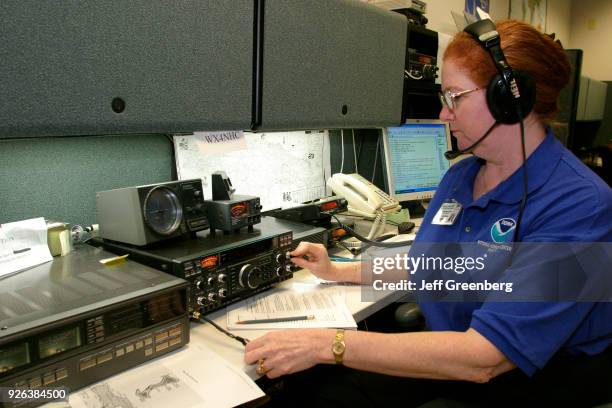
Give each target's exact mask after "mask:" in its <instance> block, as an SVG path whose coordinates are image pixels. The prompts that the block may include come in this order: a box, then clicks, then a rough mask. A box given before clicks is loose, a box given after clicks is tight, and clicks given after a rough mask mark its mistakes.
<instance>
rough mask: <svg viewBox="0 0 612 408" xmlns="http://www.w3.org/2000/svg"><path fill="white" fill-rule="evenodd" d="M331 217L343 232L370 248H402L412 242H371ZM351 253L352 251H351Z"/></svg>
mask: <svg viewBox="0 0 612 408" xmlns="http://www.w3.org/2000/svg"><path fill="white" fill-rule="evenodd" d="M332 217H334V218H335V219H336V221H337V222H338V224H340V226H341V227H342V228H344V229H345V230H347V231H348V232H349V233H350V234H351V235H352V236H354V237H355V238H357V239H358V240H359V241H361V242H367V243H368V244H370V245H371V246H375V247H381V248H399V247H404V246H406V245H410V244H412V240H410V241H402V242H377V241H373V240H371V239H368V238H366V237H364V236H363V235H361V234H359V233H357V232H356V231H355V230H354V229H352V228H351V227H349V226H347V225H344V224H343V223H342V222H341V221H340V220H339V219H338V217H336V216H335V215H332ZM351 252H352V251H351Z"/></svg>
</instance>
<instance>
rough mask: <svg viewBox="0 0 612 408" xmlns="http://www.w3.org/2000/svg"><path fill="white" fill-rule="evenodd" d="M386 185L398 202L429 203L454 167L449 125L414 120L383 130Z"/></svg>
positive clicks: (437, 121) (433, 121)
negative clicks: (447, 154)
mask: <svg viewBox="0 0 612 408" xmlns="http://www.w3.org/2000/svg"><path fill="white" fill-rule="evenodd" d="M383 143H384V149H385V167H386V171H387V174H386V183H387V188H388V191H389V194H390V195H391V196H393V197H395V199H396V200H398V201H411V200H425V199H430V198H432V197H433V194H434V192H435V190H436V188H437V187H438V184H439V183H440V180H442V176H444V173H445V172H446V170H448V168H449V166H450V163H449V161H448V160H446V158H445V157H444V152H446V151H447V150H451V148H452V147H451V139H450V129H449V127H448V124H447V123H445V122H441V121H439V120H424V119H411V120H408V121H406V123H405V124H404V125H401V126H396V127H388V128H384V129H383Z"/></svg>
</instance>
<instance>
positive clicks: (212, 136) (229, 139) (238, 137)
mask: <svg viewBox="0 0 612 408" xmlns="http://www.w3.org/2000/svg"><path fill="white" fill-rule="evenodd" d="M191 138H192V139H193V141H196V144H197V146H198V150H199V151H200V152H201V153H204V154H223V153H228V152H234V151H238V150H245V149H246V148H247V145H246V140H245V138H244V132H243V131H242V130H229V131H225V132H195V133H194V134H193V136H191Z"/></svg>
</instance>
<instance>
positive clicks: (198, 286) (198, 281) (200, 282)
mask: <svg viewBox="0 0 612 408" xmlns="http://www.w3.org/2000/svg"><path fill="white" fill-rule="evenodd" d="M195 285H196V288H198V289H204V288H203V287H202V286H204V279H197V280H196V281H195Z"/></svg>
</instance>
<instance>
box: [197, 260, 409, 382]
mask: <svg viewBox="0 0 612 408" xmlns="http://www.w3.org/2000/svg"><path fill="white" fill-rule="evenodd" d="M294 282H306V283H313V282H316V278H315V277H314V275H312V274H311V273H310V272H309V271H307V270H301V271H298V272H296V273H295V274H294V275H293V279H290V280H287V281H284V282H282V283H280V284H279V285H278V287H289V286H290V285H292V284H293V283H294ZM342 288H343V289H344V291H345V294H346V303H347V306H348V308H349V310H350V311H351V313H352V314H353V317H354V318H355V320H356V321H360V320H363V319H365V318H366V317H368V316H370V315H372V314H374V313H376V312H377V311H379V310H381V309H382V308H384V307H385V306H388V305H390V304H391V303H393V302H396V301H399V300H401V299H402V297H403V295H404V294H402V293H401V292H393V293H386V294H384V296H382V297H381V299H379V300H377V301H376V302H362V301H361V289H362V287H361V286H359V285H342ZM272 290H274V289H272ZM207 317H208V318H209V319H211V320H213V321H214V322H215V323H217V324H219V325H220V326H221V327H223V328H225V327H226V323H227V321H226V315H225V310H219V311H217V312H214V313H211V314H209V315H207ZM237 333H238V334H239V335H240V336H242V337H246V338H248V339H254V338H257V337H259V336H262V335H263V334H265V333H266V330H240V331H239V332H237ZM191 342H193V343H196V344H202V345H205V346H206V347H209V348H211V349H212V350H214V351H215V352H216V353H217V354H219V355H220V356H221V357H222V358H224V359H225V360H226V361H228V362H229V363H230V364H232V365H233V366H234V367H240V368H241V369H242V370H243V371H244V372H245V373H247V375H248V376H249V377H251V378H252V379H257V378H259V376H258V375H257V374H256V373H255V366H248V365H246V364H245V363H244V360H243V358H244V346H243V345H242V344H240V343H239V342H237V341H236V340H234V339H231V338H229V337H227V336H226V335H225V334H223V333H221V332H220V331H218V330H217V329H215V328H214V327H213V326H212V325H211V324H206V323H204V324H198V323H193V324H192V326H191Z"/></svg>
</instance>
